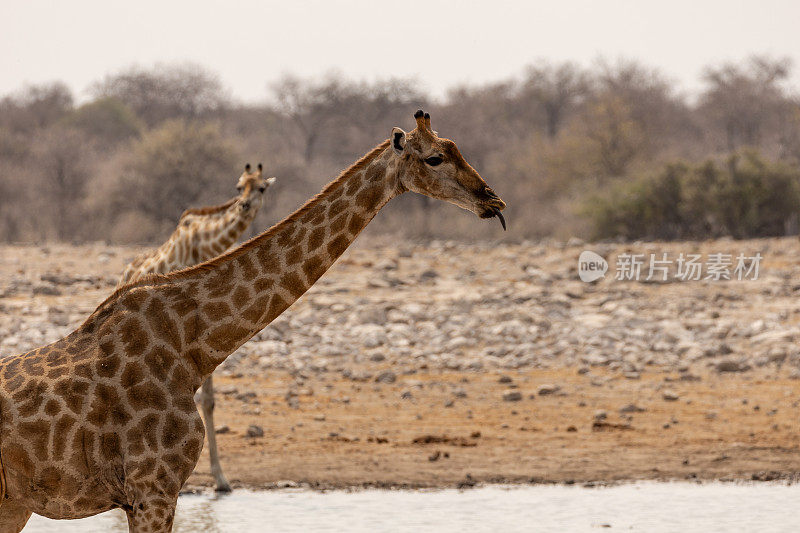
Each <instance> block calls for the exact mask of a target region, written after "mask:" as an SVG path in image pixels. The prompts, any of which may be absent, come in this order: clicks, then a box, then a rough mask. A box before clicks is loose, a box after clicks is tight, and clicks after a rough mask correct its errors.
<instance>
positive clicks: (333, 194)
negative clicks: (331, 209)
mask: <svg viewBox="0 0 800 533" xmlns="http://www.w3.org/2000/svg"><path fill="white" fill-rule="evenodd" d="M342 194H344V187H336V188H335V189H334V190H332V191H330V192H329V193H328V195H327V198H328V201H329V202H335V201H336V200H338V199H339V198H340V197H341V196H342Z"/></svg>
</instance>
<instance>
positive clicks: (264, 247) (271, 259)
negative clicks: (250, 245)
mask: <svg viewBox="0 0 800 533" xmlns="http://www.w3.org/2000/svg"><path fill="white" fill-rule="evenodd" d="M255 251H256V258H257V259H258V262H259V264H260V265H261V268H262V270H263V271H264V272H275V271H276V270H277V268H278V267H277V265H275V252H274V250H273V249H272V242H271V241H270V242H259V243H258V246H257V247H256V249H255Z"/></svg>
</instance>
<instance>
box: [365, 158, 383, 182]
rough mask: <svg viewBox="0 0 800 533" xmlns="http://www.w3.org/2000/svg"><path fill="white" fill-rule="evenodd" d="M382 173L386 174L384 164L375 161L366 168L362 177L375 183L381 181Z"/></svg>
mask: <svg viewBox="0 0 800 533" xmlns="http://www.w3.org/2000/svg"><path fill="white" fill-rule="evenodd" d="M384 174H386V165H384V164H383V163H380V162H378V161H376V162H375V163H373V164H372V165H370V167H369V168H368V169H367V171H366V173H365V174H364V178H365V181H368V182H372V183H376V184H377V183H380V182H381V181H383V176H384Z"/></svg>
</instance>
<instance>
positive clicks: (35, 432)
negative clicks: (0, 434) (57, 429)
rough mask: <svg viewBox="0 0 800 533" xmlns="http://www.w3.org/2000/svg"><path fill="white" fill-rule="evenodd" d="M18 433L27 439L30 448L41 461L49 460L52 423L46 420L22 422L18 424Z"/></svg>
mask: <svg viewBox="0 0 800 533" xmlns="http://www.w3.org/2000/svg"><path fill="white" fill-rule="evenodd" d="M17 433H18V434H19V436H20V437H21V438H22V439H23V440H25V441H26V444H27V446H28V449H29V450H31V451H33V454H34V456H35V457H36V458H37V459H39V460H40V461H45V460H47V450H48V446H49V444H50V424H48V423H47V421H45V420H35V421H33V422H20V423H18V424H17Z"/></svg>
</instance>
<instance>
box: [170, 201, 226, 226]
mask: <svg viewBox="0 0 800 533" xmlns="http://www.w3.org/2000/svg"><path fill="white" fill-rule="evenodd" d="M238 199H239V197H238V196H234V197H233V198H231V199H230V200H228V201H227V202H225V203H224V204H220V205H213V206H209V207H192V208H190V209H187V210H186V211H184V212H183V213H181V218H180V219H179V220H178V222H180V221H181V220H183V219H184V217H186V216H188V215H213V214H215V213H219V212H220V211H225V210H226V209H228V208H229V207H230V206H232V205H233V204H235V203H236V201H237V200H238Z"/></svg>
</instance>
